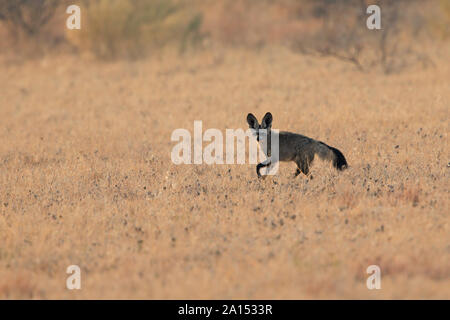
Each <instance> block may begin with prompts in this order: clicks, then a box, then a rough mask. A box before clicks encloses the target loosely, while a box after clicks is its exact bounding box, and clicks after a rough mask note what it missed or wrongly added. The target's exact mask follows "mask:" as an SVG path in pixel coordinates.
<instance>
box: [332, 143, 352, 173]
mask: <svg viewBox="0 0 450 320" xmlns="http://www.w3.org/2000/svg"><path fill="white" fill-rule="evenodd" d="M328 148H330V150H331V151H332V152H333V153H334V156H335V158H334V159H333V166H334V167H335V168H336V169H338V170H344V169H346V168H347V167H348V164H347V160H345V157H344V155H343V154H342V152H341V151H339V150H338V149H336V148H333V147H330V146H328Z"/></svg>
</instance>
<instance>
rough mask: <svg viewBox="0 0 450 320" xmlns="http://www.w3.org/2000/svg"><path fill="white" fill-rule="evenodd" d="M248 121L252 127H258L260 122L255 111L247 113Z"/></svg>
mask: <svg viewBox="0 0 450 320" xmlns="http://www.w3.org/2000/svg"><path fill="white" fill-rule="evenodd" d="M247 123H248V126H249V127H250V129H258V127H259V123H258V120H257V119H256V117H255V116H254V115H253V113H249V114H248V115H247Z"/></svg>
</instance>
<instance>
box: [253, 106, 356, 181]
mask: <svg viewBox="0 0 450 320" xmlns="http://www.w3.org/2000/svg"><path fill="white" fill-rule="evenodd" d="M272 120H273V118H272V114H271V113H270V112H267V113H266V115H265V116H264V118H263V119H262V121H261V124H259V123H258V120H257V119H256V117H255V116H254V115H253V114H251V113H249V114H248V115H247V122H248V125H249V126H250V129H254V130H255V135H256V139H257V140H258V142H259V143H260V144H261V143H262V139H264V138H263V135H262V134H260V132H259V130H260V129H264V132H267V135H265V138H266V139H268V141H270V139H271V135H272V129H271V128H272ZM260 136H261V139H260ZM278 139H279V141H278V143H279V158H278V160H279V161H294V162H295V163H296V164H297V170H296V172H295V176H298V175H299V174H300V173H301V172H302V173H303V174H305V175H308V173H309V166H310V165H311V163H312V162H313V160H314V156H315V155H316V154H317V155H318V156H319V157H320V158H321V159H323V160H329V161H331V162H332V164H333V166H334V167H335V168H336V169H337V170H344V169H345V168H347V160H345V157H344V155H343V154H342V152H341V151H339V150H338V149H336V148H333V147H330V146H329V145H326V144H325V143H323V142H321V141H318V140H314V139H311V138H308V137H305V136H302V135H300V134H297V133H291V132H286V131H280V132H279V137H278ZM267 145H268V147H267V148H266V149H267V150H264V152H265V154H266V156H267V157H268V160H266V161H264V162H262V163H259V164H258V165H257V166H256V173H257V174H258V177H261V174H260V172H259V171H260V169H261V168H264V167H268V166H270V165H271V164H272V160H273V159H271V150H270V142H269V143H268V144H267Z"/></svg>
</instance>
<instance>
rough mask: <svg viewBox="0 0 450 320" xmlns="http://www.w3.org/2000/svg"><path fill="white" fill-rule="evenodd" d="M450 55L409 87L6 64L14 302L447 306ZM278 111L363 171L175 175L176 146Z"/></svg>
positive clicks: (152, 67) (264, 63)
mask: <svg viewBox="0 0 450 320" xmlns="http://www.w3.org/2000/svg"><path fill="white" fill-rule="evenodd" d="M449 56H450V50H449V48H448V47H446V48H443V49H440V51H439V53H438V54H436V56H435V57H433V59H434V61H435V67H428V68H420V67H415V68H413V69H411V70H404V71H402V72H399V73H395V74H391V75H384V74H383V73H381V72H378V71H376V70H374V71H373V72H360V71H358V70H356V69H355V68H353V67H351V66H350V65H348V64H345V63H343V62H340V61H337V60H333V59H331V58H330V59H319V58H315V57H311V56H302V55H298V54H294V53H292V52H290V51H288V50H286V49H282V48H265V49H262V50H260V51H258V52H256V51H251V50H245V49H238V48H235V49H223V50H219V49H218V50H212V51H206V52H199V53H196V54H187V55H185V56H182V57H180V56H178V55H176V54H170V53H167V54H163V55H155V56H153V57H150V58H148V59H144V60H140V61H135V62H128V61H118V62H108V63H103V62H98V61H95V60H92V59H89V58H79V57H78V56H72V55H66V54H62V55H55V56H47V57H44V58H40V59H32V60H26V61H19V60H14V59H12V60H11V59H6V58H5V59H0V142H1V143H0V298H1V299H13V298H19V299H24V298H27V299H28V298H30V299H54V298H63V299H93V298H100V299H109V298H118V299H125V298H136V299H167V298H170V299H180V298H181V299H203V298H206V299H304V298H307V299H324V298H331V299H341V298H355V299H391V298H395V299H397V298H398V299H404V298H413V299H431V298H440V299H449V298H450V225H449V223H450V219H449V172H450V168H449V162H450V152H449V151H450V149H449V144H448V131H449V104H450V61H449V60H448V57H449ZM267 111H270V112H271V113H272V114H273V117H274V121H273V127H274V128H278V129H280V130H287V131H292V132H298V133H302V134H304V135H307V136H310V137H313V138H316V139H319V140H322V141H324V142H326V143H328V144H330V145H331V146H334V147H337V148H338V149H340V150H341V151H342V152H343V153H344V154H345V156H346V158H347V161H348V163H349V168H348V170H345V171H343V172H337V171H335V170H334V169H333V168H332V167H331V166H330V165H329V164H328V163H325V162H321V161H316V162H315V163H314V165H313V167H312V176H313V177H314V178H313V179H308V178H306V177H305V176H299V177H297V178H294V177H293V174H294V171H295V164H293V163H282V164H281V166H280V171H279V174H278V175H276V176H273V177H268V178H266V179H264V180H258V179H257V178H256V173H255V166H254V165H250V164H244V165H237V164H236V165H206V164H203V165H174V164H173V163H172V162H171V158H170V153H171V150H172V148H173V146H174V144H175V143H174V142H171V140H170V137H171V134H172V132H173V130H175V129H178V128H186V129H188V130H190V131H191V132H192V130H193V121H194V120H202V122H203V126H204V129H206V128H218V129H220V130H225V129H226V128H243V129H246V128H247V124H246V115H247V113H249V112H252V113H254V114H255V115H256V116H257V117H258V118H261V117H262V116H263V115H264V113H266V112H267ZM73 264H75V265H78V266H80V268H81V279H82V288H81V290H68V289H67V288H66V279H67V277H68V274H66V268H67V267H68V266H69V265H73ZM369 265H378V266H380V269H381V286H382V287H381V289H380V290H368V289H367V287H366V279H367V277H368V276H369V275H368V274H367V273H366V269H367V267H368V266H369Z"/></svg>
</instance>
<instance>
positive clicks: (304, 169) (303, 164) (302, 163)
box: [295, 159, 312, 178]
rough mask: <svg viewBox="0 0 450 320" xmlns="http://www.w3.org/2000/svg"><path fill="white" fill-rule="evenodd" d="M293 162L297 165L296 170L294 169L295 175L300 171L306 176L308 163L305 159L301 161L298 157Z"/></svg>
mask: <svg viewBox="0 0 450 320" xmlns="http://www.w3.org/2000/svg"><path fill="white" fill-rule="evenodd" d="M295 163H296V164H297V167H298V168H297V170H296V171H295V176H296V177H297V176H298V175H299V174H300V173H303V174H304V175H305V176H308V174H309V163H308V162H307V161H302V160H300V159H297V160H296V161H295ZM311 178H312V177H311Z"/></svg>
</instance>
